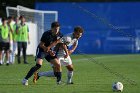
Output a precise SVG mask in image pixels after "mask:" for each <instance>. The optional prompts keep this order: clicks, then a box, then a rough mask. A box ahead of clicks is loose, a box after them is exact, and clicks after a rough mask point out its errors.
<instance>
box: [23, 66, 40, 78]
mask: <svg viewBox="0 0 140 93" xmlns="http://www.w3.org/2000/svg"><path fill="white" fill-rule="evenodd" d="M39 68H41V65H39V64H36V65H35V66H34V67H32V68H31V69H30V71H29V72H28V73H27V75H26V77H25V79H27V80H28V78H30V77H31V76H32V75H33V74H34V72H35V71H37V70H38V69H39Z"/></svg>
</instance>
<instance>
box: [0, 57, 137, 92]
mask: <svg viewBox="0 0 140 93" xmlns="http://www.w3.org/2000/svg"><path fill="white" fill-rule="evenodd" d="M91 58H94V59H91ZM28 60H29V62H30V64H28V65H24V64H23V63H22V64H17V62H16V64H14V65H9V66H6V65H3V66H0V93H113V92H112V83H113V82H115V81H120V82H122V83H123V84H124V91H123V93H140V55H138V54H135V55H73V56H72V60H73V64H74V66H75V72H74V77H73V81H74V85H66V84H65V83H63V84H62V85H56V82H55V79H54V78H46V77H41V78H40V79H39V80H38V82H37V84H33V82H32V78H33V77H32V78H30V79H29V85H28V86H23V85H22V84H21V80H22V79H23V77H24V76H25V74H26V73H27V71H28V70H29V69H30V68H31V67H32V66H34V64H35V62H34V57H32V56H30V57H28ZM46 63H47V62H45V61H44V63H43V66H42V68H41V69H40V71H48V70H51V68H50V65H49V64H48V63H47V64H46ZM62 74H63V77H62V80H63V81H66V69H65V68H64V67H63V73H62ZM132 81H133V82H132ZM133 84H134V85H133Z"/></svg>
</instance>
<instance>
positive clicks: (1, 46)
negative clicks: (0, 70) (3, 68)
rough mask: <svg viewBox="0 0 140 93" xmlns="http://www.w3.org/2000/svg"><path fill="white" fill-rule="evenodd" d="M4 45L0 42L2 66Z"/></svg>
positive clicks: (0, 63)
mask: <svg viewBox="0 0 140 93" xmlns="http://www.w3.org/2000/svg"><path fill="white" fill-rule="evenodd" d="M3 51H4V50H3V43H2V42H0V65H2V64H3V62H4V61H3V56H2V55H3Z"/></svg>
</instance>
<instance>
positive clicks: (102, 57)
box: [72, 55, 122, 62]
mask: <svg viewBox="0 0 140 93" xmlns="http://www.w3.org/2000/svg"><path fill="white" fill-rule="evenodd" d="M116 57H122V55H111V56H101V57H91V56H89V57H87V58H80V59H72V61H76V62H80V61H87V60H90V59H91V58H93V59H105V58H116Z"/></svg>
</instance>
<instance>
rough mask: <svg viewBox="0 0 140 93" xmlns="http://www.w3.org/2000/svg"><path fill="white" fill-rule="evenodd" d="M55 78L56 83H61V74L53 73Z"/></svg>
mask: <svg viewBox="0 0 140 93" xmlns="http://www.w3.org/2000/svg"><path fill="white" fill-rule="evenodd" d="M54 75H55V77H56V78H57V82H59V81H61V76H62V74H61V72H54Z"/></svg>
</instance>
